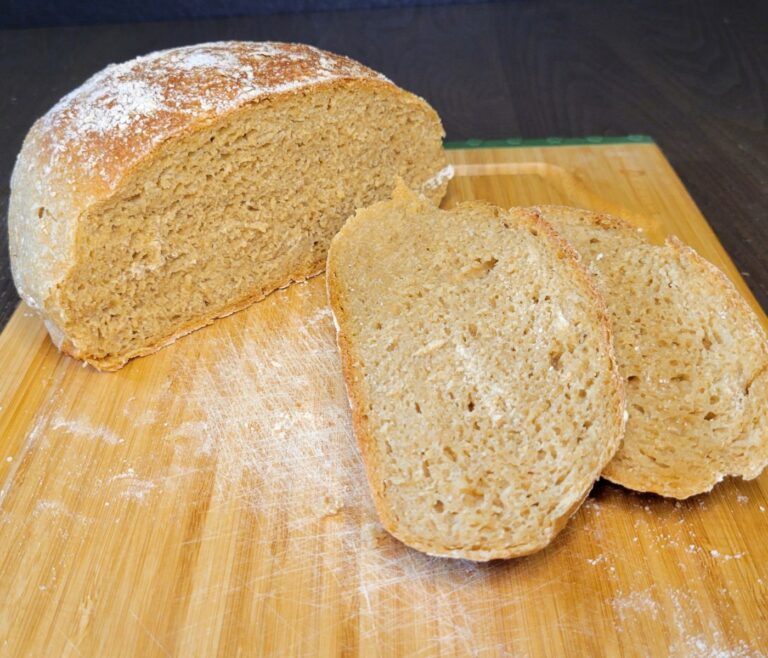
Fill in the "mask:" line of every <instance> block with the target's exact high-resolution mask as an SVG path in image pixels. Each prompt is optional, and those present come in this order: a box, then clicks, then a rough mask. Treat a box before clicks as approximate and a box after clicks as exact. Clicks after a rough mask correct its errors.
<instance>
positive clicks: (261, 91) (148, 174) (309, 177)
mask: <svg viewBox="0 0 768 658" xmlns="http://www.w3.org/2000/svg"><path fill="white" fill-rule="evenodd" d="M442 137H443V130H442V127H441V124H440V120H439V118H438V116H437V115H436V113H435V112H434V110H432V108H431V107H430V106H429V105H428V104H427V103H426V102H425V101H423V100H422V99H420V98H418V97H417V96H414V95H412V94H409V93H407V92H405V91H403V90H401V89H399V88H398V87H396V86H395V85H394V84H392V83H391V82H389V81H388V80H386V79H385V78H384V77H383V76H380V75H379V74H377V73H375V72H373V71H371V70H370V69H367V68H365V67H363V66H361V65H359V64H357V63H356V62H353V61H352V60H349V59H347V58H344V57H339V56H336V55H332V54H330V53H326V52H323V51H320V50H317V49H315V48H311V47H308V46H301V45H293V44H275V43H266V44H261V43H240V42H226V43H214V44H203V45H200V46H192V47H189V48H180V49H176V50H170V51H165V52H162V53H154V54H152V55H148V56H146V57H142V58H139V59H137V60H133V61H132V62H127V63H126V64H121V65H119V66H112V67H109V68H107V69H106V70H105V71H102V72H101V73H99V74H97V75H96V76H94V77H93V78H91V80H89V81H88V82H86V83H85V85H83V86H82V87H81V88H80V89H78V90H75V91H74V92H72V94H70V95H69V96H67V97H65V98H64V99H62V101H61V102H60V103H59V104H58V105H57V106H56V107H54V108H53V109H52V110H51V111H50V112H49V113H48V114H47V115H46V116H45V117H43V118H42V119H41V120H39V121H38V122H37V123H36V124H35V125H34V127H33V128H32V130H31V131H30V134H29V135H28V137H27V139H26V141H25V144H24V147H23V149H22V152H21V154H20V156H19V160H18V162H17V165H16V168H15V170H14V174H13V181H12V196H11V203H10V213H9V228H10V246H11V260H12V267H13V273H14V279H15V281H16V284H17V287H18V289H19V292H20V293H21V295H22V297H23V298H24V299H25V300H26V301H27V303H29V304H30V305H31V306H33V307H34V308H36V309H37V310H38V311H39V312H40V313H41V314H42V315H43V317H44V319H45V320H46V324H47V326H48V328H49V331H50V333H51V336H52V337H53V339H54V341H55V342H56V343H57V344H58V345H60V347H61V349H62V350H64V351H66V352H68V353H70V354H72V355H73V356H76V357H77V358H80V359H84V360H86V361H88V362H89V363H91V364H93V365H94V366H96V367H98V368H100V369H104V370H112V369H116V368H119V367H120V366H122V365H123V364H124V363H125V362H126V361H127V360H128V359H130V358H131V357H134V356H138V355H142V354H147V353H149V352H152V351H154V350H156V349H158V348H159V347H161V346H163V345H164V344H167V343H168V342H170V341H172V340H173V339H175V338H176V337H178V336H180V335H182V334H184V333H187V332H189V331H192V330H194V329H196V328H198V327H201V326H203V325H205V324H207V323H210V322H211V321H212V320H213V319H214V318H216V317H220V316H222V315H226V314H228V313H231V312H233V311H235V310H238V309H240V308H243V307H244V306H246V305H248V304H250V303H251V302H253V301H256V300H259V299H261V298H263V297H264V296H265V295H267V294H268V293H270V292H271V291H273V290H275V289H276V288H279V287H282V286H286V285H288V284H289V283H291V282H292V281H298V280H301V279H304V278H306V277H309V276H312V275H314V274H317V273H318V272H320V271H322V269H323V267H324V264H325V258H326V254H327V250H328V245H329V243H330V240H331V238H332V237H333V235H334V234H335V233H336V231H338V229H339V228H340V227H341V225H342V223H343V222H344V220H345V219H346V218H347V217H348V216H349V215H351V214H352V213H353V212H354V210H355V209H356V208H358V207H362V206H365V205H368V204H370V203H372V202H374V201H376V200H379V199H383V198H387V197H388V196H389V195H390V193H391V191H392V188H393V185H394V180H395V177H396V176H400V177H402V178H403V179H404V180H405V181H406V182H407V184H408V185H410V186H412V187H414V188H416V189H421V190H422V191H424V192H425V193H426V194H428V195H429V196H430V197H431V198H433V199H434V200H435V201H438V200H439V199H440V198H442V195H443V194H444V192H445V189H446V186H447V182H448V179H449V178H450V167H448V166H447V163H446V160H445V156H444V153H443V150H442V142H441V140H442Z"/></svg>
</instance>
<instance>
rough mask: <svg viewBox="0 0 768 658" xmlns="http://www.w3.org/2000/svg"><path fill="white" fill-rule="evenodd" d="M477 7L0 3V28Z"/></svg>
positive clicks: (268, 1)
mask: <svg viewBox="0 0 768 658" xmlns="http://www.w3.org/2000/svg"><path fill="white" fill-rule="evenodd" d="M478 2H482V0H461V1H459V0H0V27H41V26H53V25H87V24H94V23H130V22H141V21H162V20H172V19H184V18H223V17H228V16H258V15H268V14H281V13H297V12H308V11H331V10H334V9H375V8H383V7H409V6H416V5H447V4H477V3H478Z"/></svg>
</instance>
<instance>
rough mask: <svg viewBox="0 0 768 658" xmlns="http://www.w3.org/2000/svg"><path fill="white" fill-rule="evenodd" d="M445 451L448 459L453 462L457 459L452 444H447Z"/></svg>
mask: <svg viewBox="0 0 768 658" xmlns="http://www.w3.org/2000/svg"><path fill="white" fill-rule="evenodd" d="M443 453H444V454H445V456H446V457H448V459H450V460H451V461H452V462H455V461H456V453H455V452H454V451H453V449H452V448H451V447H450V446H445V447H444V448H443Z"/></svg>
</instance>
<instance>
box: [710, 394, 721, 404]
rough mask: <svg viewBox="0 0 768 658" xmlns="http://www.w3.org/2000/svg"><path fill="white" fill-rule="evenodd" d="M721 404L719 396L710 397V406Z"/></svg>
mask: <svg viewBox="0 0 768 658" xmlns="http://www.w3.org/2000/svg"><path fill="white" fill-rule="evenodd" d="M718 402H720V396H719V395H710V396H709V404H717V403H718Z"/></svg>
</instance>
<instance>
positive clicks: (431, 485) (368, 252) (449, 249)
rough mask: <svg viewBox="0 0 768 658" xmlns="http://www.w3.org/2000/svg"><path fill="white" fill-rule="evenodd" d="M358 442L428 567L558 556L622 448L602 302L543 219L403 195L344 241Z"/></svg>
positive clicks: (391, 512)
mask: <svg viewBox="0 0 768 658" xmlns="http://www.w3.org/2000/svg"><path fill="white" fill-rule="evenodd" d="M327 277H328V279H327V280H328V293H329V299H330V303H331V307H332V309H333V312H334V315H335V317H336V318H337V323H338V329H339V333H338V340H339V347H340V351H341V355H342V362H343V369H344V378H345V381H346V383H347V388H348V393H349V398H350V402H351V406H352V413H353V423H354V429H355V434H356V436H357V440H358V443H359V446H360V450H361V452H362V455H363V458H364V461H365V464H366V468H367V473H368V479H369V483H370V486H371V490H372V492H373V497H374V500H375V503H376V507H377V510H378V513H379V516H380V518H381V522H382V524H383V525H384V527H385V528H386V529H387V530H388V531H389V532H390V533H392V534H393V535H395V536H396V537H397V538H398V539H400V540H401V541H403V542H404V543H406V544H408V545H409V546H412V547H414V548H417V549H419V550H421V551H424V552H426V553H430V554H432V555H439V556H447V557H454V558H468V559H472V560H490V559H494V558H508V557H514V556H520V555H525V554H528V553H532V552H534V551H536V550H538V549H540V548H542V547H544V546H546V545H547V544H548V543H549V542H550V541H551V540H552V538H553V537H554V536H555V535H556V534H557V532H558V531H559V530H560V529H561V528H562V527H563V526H564V524H565V523H566V521H567V519H568V518H569V517H570V516H571V515H572V514H573V513H574V512H575V511H576V510H577V509H578V507H579V505H580V504H581V502H582V501H583V500H584V498H585V497H586V496H587V494H588V493H589V491H590V489H591V487H592V484H593V483H594V481H595V480H596V479H597V478H598V477H599V475H600V472H601V470H602V469H603V467H604V466H605V465H606V464H607V463H608V461H609V460H610V458H611V457H612V456H613V454H614V452H615V450H616V448H617V447H618V445H619V442H620V439H621V435H622V430H623V423H624V420H623V418H624V406H623V390H622V386H621V382H620V378H619V375H618V370H617V367H616V364H615V361H614V357H613V351H612V347H611V340H610V329H609V321H608V317H607V313H606V311H605V309H604V306H603V302H602V300H601V299H600V297H599V296H598V295H597V293H596V292H595V289H594V287H593V285H592V283H591V281H590V279H589V276H588V274H587V273H586V272H585V271H583V270H582V268H581V267H580V266H579V265H578V263H577V262H576V256H575V254H574V252H573V251H572V249H571V248H570V247H569V246H568V245H567V243H565V242H564V241H563V240H562V239H561V238H559V237H558V236H557V234H556V233H555V232H554V231H552V230H551V228H550V227H549V226H548V225H546V224H544V223H543V222H541V221H540V220H539V219H538V217H537V216H536V214H535V213H532V212H530V211H525V210H517V211H505V210H501V209H499V208H495V207H492V206H489V205H486V204H480V203H468V204H464V205H460V206H458V207H457V208H456V209H454V210H451V211H443V210H439V209H437V208H436V207H435V206H434V205H432V204H431V203H430V202H429V201H427V200H425V199H424V198H419V197H417V196H416V195H414V194H413V193H411V192H409V191H408V190H407V189H406V188H405V187H404V186H400V187H399V188H397V189H396V190H395V193H394V195H393V197H392V199H391V200H390V201H386V202H381V203H378V204H374V205H373V206H371V207H370V208H367V209H364V210H360V211H358V212H357V214H356V215H355V216H354V217H353V218H352V219H350V220H348V221H347V223H346V224H345V225H344V227H343V228H342V230H341V232H340V233H339V234H338V235H337V236H336V237H335V238H334V240H333V242H332V243H331V249H330V252H329V256H328V266H327Z"/></svg>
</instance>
